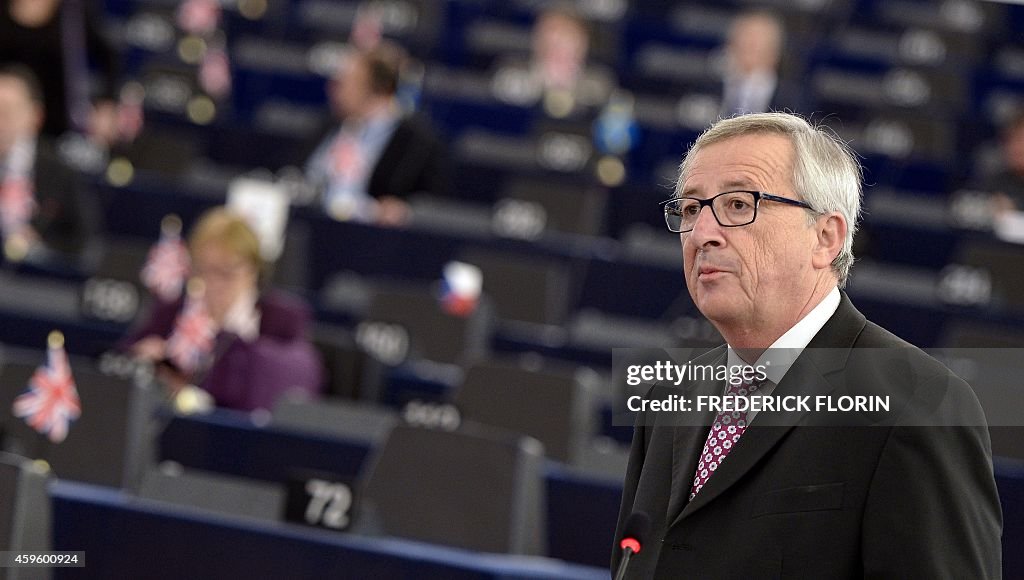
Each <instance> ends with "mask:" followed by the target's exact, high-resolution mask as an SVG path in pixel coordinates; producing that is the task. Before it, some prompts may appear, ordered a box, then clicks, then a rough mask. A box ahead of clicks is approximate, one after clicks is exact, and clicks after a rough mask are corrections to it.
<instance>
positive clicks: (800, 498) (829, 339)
mask: <svg viewBox="0 0 1024 580" xmlns="http://www.w3.org/2000/svg"><path fill="white" fill-rule="evenodd" d="M865 349H871V350H865ZM725 355H726V352H725V347H724V346H723V347H720V348H718V349H715V350H714V351H711V352H710V353H708V354H707V355H706V357H707V361H714V362H713V364H719V363H723V364H724V362H725ZM695 362H696V361H695ZM865 363H866V364H865ZM687 389H688V390H689V392H690V394H697V393H703V394H715V395H719V394H721V393H722V391H723V390H724V383H715V382H711V381H709V382H708V383H706V384H696V383H694V384H690V385H687ZM670 391H674V392H675V393H676V394H678V390H676V389H670V388H666V387H662V386H655V387H654V388H653V389H652V391H651V393H649V394H648V397H660V396H664V395H665V394H668V393H669V392H670ZM802 394H807V395H818V394H830V395H832V396H833V397H836V396H839V395H845V394H869V395H870V394H875V395H890V396H891V399H892V407H891V412H890V413H887V414H871V413H863V414H858V413H844V414H835V413H825V412H820V413H819V412H815V411H814V410H813V408H812V410H811V411H810V412H792V413H782V412H775V413H771V412H767V411H762V412H761V413H759V414H758V415H757V416H756V417H755V418H754V421H753V423H752V424H751V426H750V427H749V428H748V430H747V431H746V433H744V435H743V436H742V438H741V439H740V440H739V442H738V443H737V444H736V446H735V447H734V448H733V450H732V452H731V453H730V454H729V456H728V457H726V458H725V459H724V461H723V462H722V464H721V465H720V467H719V468H718V470H717V471H716V472H714V474H713V475H712V476H711V478H710V479H709V481H708V482H707V484H706V485H705V487H704V488H703V489H702V490H701V491H700V493H698V494H697V496H696V497H695V498H694V500H693V501H692V502H691V501H688V496H689V492H690V487H691V485H692V482H693V477H694V472H695V469H696V466H697V462H698V456H699V455H700V453H701V450H702V448H703V445H704V441H705V439H706V437H707V433H708V430H709V428H708V427H707V426H706V425H707V424H709V423H710V421H711V420H713V414H712V417H708V418H705V420H706V421H707V422H706V423H704V425H705V426H702V427H701V426H692V427H688V426H678V425H679V423H678V416H676V417H673V416H672V415H670V414H667V413H648V414H647V415H644V414H641V415H640V416H639V417H638V420H637V427H636V430H635V433H634V436H633V446H632V451H631V455H630V461H629V467H628V469H627V473H626V479H625V489H624V492H623V498H622V508H621V511H620V514H619V525H618V530H617V532H616V538H619V537H620V536H621V534H622V532H623V530H622V527H623V524H624V522H625V520H626V518H627V517H628V516H629V514H630V513H631V512H634V511H642V512H646V513H647V514H648V515H649V516H650V518H651V520H652V534H651V537H650V538H649V539H648V540H647V542H646V544H645V549H644V550H643V551H641V552H640V554H638V555H637V556H636V557H635V559H634V560H633V561H632V562H631V563H630V568H631V574H630V576H629V577H631V578H651V577H655V578H830V579H832V578H863V577H870V578H997V577H999V575H1000V565H1001V550H1000V532H1001V519H1002V517H1001V511H1000V507H999V500H998V496H997V492H996V486H995V480H994V477H993V473H992V459H991V449H990V444H989V438H988V432H987V430H986V429H985V427H984V424H985V423H984V416H983V414H982V411H981V408H980V405H979V404H978V401H977V399H976V398H975V396H974V393H973V391H972V390H971V389H970V387H969V386H968V385H967V384H966V383H964V382H963V381H962V380H961V379H959V378H958V377H956V376H954V375H953V374H952V373H951V372H950V371H949V370H948V369H946V368H945V367H944V366H942V365H941V364H939V363H938V362H937V361H935V360H934V359H932V358H930V357H928V356H927V355H925V354H924V353H923V352H921V351H920V350H918V349H916V348H914V347H912V346H911V345H909V344H907V343H905V342H903V341H902V340H900V339H899V338H897V337H895V336H894V335H892V334H890V333H889V332H887V331H885V330H883V329H882V328H881V327H879V326H877V325H875V324H873V323H871V322H868V321H866V320H865V318H864V316H863V315H862V314H860V312H858V311H857V310H856V309H855V308H854V307H853V305H852V304H851V303H850V301H849V299H848V298H847V297H846V295H845V294H844V295H843V297H842V302H841V304H840V306H839V308H838V310H837V311H836V313H835V314H834V315H833V316H832V318H831V319H830V320H829V321H828V322H827V323H826V324H825V326H824V327H823V328H822V329H821V331H820V332H819V333H818V334H817V335H816V336H815V337H814V339H813V340H812V341H811V343H810V344H809V345H808V348H807V349H805V350H804V352H803V353H802V354H801V356H800V358H799V359H798V360H797V362H796V363H795V364H794V365H793V367H791V368H790V370H789V372H788V373H787V374H786V376H785V377H784V378H783V380H782V381H781V383H780V384H779V385H778V386H777V387H776V390H775V392H774V395H802ZM840 417H841V420H842V421H843V422H844V424H843V425H842V426H837V425H836V421H837V420H838V419H839V418H840ZM927 420H934V423H930V422H928V421H927ZM673 421H676V422H674V423H673ZM669 423H672V424H669ZM922 424H929V425H934V426H920V425H922ZM940 424H944V425H946V426H940ZM673 425H675V426H673ZM964 425H967V426H964ZM618 561H619V551H618V550H617V549H616V550H615V555H614V556H613V562H612V564H613V566H617V565H618ZM613 569H614V568H613Z"/></svg>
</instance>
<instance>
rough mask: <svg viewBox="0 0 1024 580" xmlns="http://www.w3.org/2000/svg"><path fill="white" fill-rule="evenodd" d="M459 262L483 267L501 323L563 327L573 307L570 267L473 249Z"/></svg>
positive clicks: (548, 260) (546, 260)
mask: <svg viewBox="0 0 1024 580" xmlns="http://www.w3.org/2000/svg"><path fill="white" fill-rule="evenodd" d="M459 259H460V260H461V261H463V262H467V263H469V264H473V265H474V266H477V267H478V268H480V270H481V272H482V273H483V291H484V293H485V294H486V295H487V296H489V297H490V298H491V300H492V302H493V304H494V311H495V315H496V316H497V317H498V319H500V320H512V321H518V322H531V323H535V324H551V325H562V324H564V323H565V320H566V316H567V315H568V311H569V308H570V306H571V305H570V303H569V296H570V295H571V291H570V289H571V287H572V286H571V278H570V273H569V268H568V267H567V266H566V265H564V264H562V263H559V262H556V261H554V260H550V259H544V258H535V257H527V256H513V255H507V254H501V253H498V252H492V251H486V250H479V249H473V250H469V251H466V252H464V253H462V254H461V256H460V257H459Z"/></svg>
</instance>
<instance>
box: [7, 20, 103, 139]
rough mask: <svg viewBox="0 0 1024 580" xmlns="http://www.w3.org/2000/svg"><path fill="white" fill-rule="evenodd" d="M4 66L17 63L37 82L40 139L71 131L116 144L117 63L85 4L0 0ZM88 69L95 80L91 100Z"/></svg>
mask: <svg viewBox="0 0 1024 580" xmlns="http://www.w3.org/2000/svg"><path fill="white" fill-rule="evenodd" d="M6 63H21V64H23V65H25V66H27V67H28V68H30V69H31V70H32V71H33V72H35V74H36V76H37V77H38V78H39V81H40V84H41V85H42V93H43V95H44V97H45V110H46V117H45V121H44V124H43V127H42V131H43V134H45V135H47V136H49V137H58V136H60V135H62V134H63V133H65V132H66V131H68V130H69V129H74V130H76V131H79V132H83V133H87V134H89V135H90V137H92V138H93V139H94V140H95V141H97V142H98V143H100V144H102V145H105V146H106V145H110V144H111V143H113V142H114V141H115V140H116V139H117V135H118V124H117V105H116V100H117V94H116V89H117V87H116V81H117V75H118V71H119V68H120V65H119V59H118V55H117V53H116V51H115V50H114V49H113V47H112V46H111V44H110V43H109V42H108V41H107V40H106V39H105V38H104V37H103V35H102V34H101V33H100V30H99V27H98V25H97V24H96V21H95V19H94V18H93V17H92V15H91V14H90V12H89V11H88V10H87V9H86V7H85V5H84V0H0V64H6ZM90 63H91V64H92V65H93V66H95V67H96V68H97V72H98V73H99V80H100V83H99V87H100V92H99V95H96V97H97V98H96V99H95V100H93V98H92V97H93V95H91V94H90V71H89V65H90Z"/></svg>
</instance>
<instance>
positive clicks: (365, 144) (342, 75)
mask: <svg viewBox="0 0 1024 580" xmlns="http://www.w3.org/2000/svg"><path fill="white" fill-rule="evenodd" d="M407 58H408V57H407V55H406V53H405V51H404V50H402V49H401V48H400V47H398V46H397V45H395V44H392V43H390V42H387V41H382V42H380V43H379V44H378V45H377V46H375V47H374V48H372V49H369V50H365V51H356V52H353V53H351V54H350V55H349V56H348V58H346V59H344V61H343V62H342V64H341V65H340V66H339V68H338V70H337V73H336V75H335V77H334V78H333V79H332V80H331V81H330V84H329V86H328V96H329V98H330V104H331V108H332V112H333V114H334V117H335V119H334V121H333V122H332V125H331V126H330V127H329V129H328V130H327V131H326V135H325V136H324V137H323V138H322V139H321V140H320V141H319V145H318V146H317V147H316V148H315V150H313V152H312V154H311V155H310V156H309V157H308V162H307V164H306V179H307V180H308V181H309V182H310V183H311V184H312V185H313V186H314V187H315V188H317V189H318V191H319V192H320V194H321V195H322V200H323V205H324V209H325V210H326V211H327V212H328V213H329V214H330V215H332V216H333V217H335V218H337V219H340V220H348V219H355V220H359V221H368V222H376V223H378V224H381V225H389V226H395V225H402V224H404V223H406V222H407V221H408V219H409V206H408V204H407V202H406V198H407V197H408V196H409V195H410V194H413V193H428V194H434V195H445V194H446V193H447V192H448V179H449V172H448V159H447V154H446V152H445V148H444V146H443V144H442V143H441V141H440V139H438V137H437V136H436V134H435V133H434V130H433V128H432V127H431V126H430V125H429V123H428V122H427V121H426V120H425V119H423V118H422V117H420V116H414V115H410V114H407V112H406V111H404V110H402V108H401V106H400V105H399V102H398V100H397V98H396V93H397V92H398V88H399V82H400V77H401V74H402V70H403V67H404V66H405V64H406V61H407Z"/></svg>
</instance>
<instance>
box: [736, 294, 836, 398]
mask: <svg viewBox="0 0 1024 580" xmlns="http://www.w3.org/2000/svg"><path fill="white" fill-rule="evenodd" d="M839 302H840V295H839V288H836V287H833V288H832V291H831V292H829V293H828V294H827V295H825V297H824V298H823V299H822V300H821V302H819V303H818V305H817V306H815V307H814V308H812V309H811V311H810V312H808V313H807V314H806V315H805V316H804V317H803V318H801V319H800V321H799V322H797V323H796V324H794V325H793V327H792V328H790V329H789V330H787V331H786V332H785V333H784V334H783V335H782V336H780V337H779V338H778V339H777V340H776V341H775V342H773V343H772V345H771V346H769V347H768V350H766V351H764V353H763V354H762V355H761V357H760V358H758V359H757V362H756V363H754V366H755V367H759V366H762V365H763V366H764V368H765V374H767V375H768V380H769V381H771V382H772V383H774V384H776V385H777V384H779V383H780V382H781V381H782V377H784V376H786V372H788V371H789V367H791V366H793V363H794V362H796V359H797V357H798V356H800V353H801V352H803V350H804V349H805V348H806V347H807V345H808V344H809V343H810V342H811V339H812V338H814V335H816V334H818V331H820V330H821V328H822V327H823V326H825V323H826V322H828V319H829V318H832V315H833V314H835V312H836V310H837V309H838V308H839ZM728 348H729V356H728V365H729V368H730V369H732V368H734V367H736V366H741V367H742V366H746V364H747V363H745V362H744V361H743V359H742V358H740V356H739V354H737V353H736V351H735V350H733V348H732V346H729V347H728Z"/></svg>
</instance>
